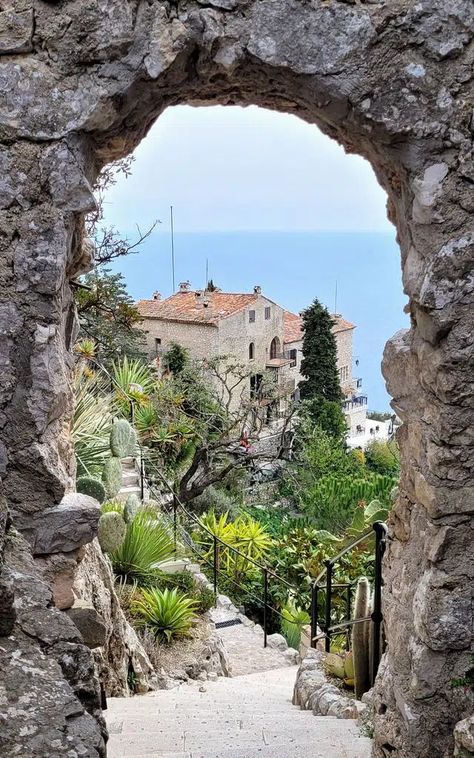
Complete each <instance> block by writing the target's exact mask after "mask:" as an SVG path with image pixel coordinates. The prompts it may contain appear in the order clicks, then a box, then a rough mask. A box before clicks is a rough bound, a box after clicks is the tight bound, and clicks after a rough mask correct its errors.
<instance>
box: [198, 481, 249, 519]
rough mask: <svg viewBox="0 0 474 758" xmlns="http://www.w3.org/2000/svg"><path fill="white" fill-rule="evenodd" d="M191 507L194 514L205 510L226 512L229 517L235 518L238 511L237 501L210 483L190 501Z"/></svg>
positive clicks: (216, 512) (219, 512)
mask: <svg viewBox="0 0 474 758" xmlns="http://www.w3.org/2000/svg"><path fill="white" fill-rule="evenodd" d="M192 509H193V513H196V514H201V513H205V512H206V511H212V512H213V513H214V514H216V515H221V514H222V513H227V514H228V515H229V516H230V517H231V518H235V517H236V516H237V514H238V511H239V508H238V505H237V503H236V502H235V501H234V500H233V498H232V497H231V496H230V495H229V494H228V493H227V492H226V491H225V490H223V489H217V488H216V487H213V486H212V485H211V486H210V487H208V488H207V489H206V490H205V492H203V493H202V495H199V496H198V497H196V498H195V499H194V500H193V501H192Z"/></svg>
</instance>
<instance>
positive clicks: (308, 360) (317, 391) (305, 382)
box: [299, 300, 341, 403]
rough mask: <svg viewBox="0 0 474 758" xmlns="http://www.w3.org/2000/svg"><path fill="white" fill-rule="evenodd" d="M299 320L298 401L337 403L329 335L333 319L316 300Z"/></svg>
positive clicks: (334, 350) (334, 351) (334, 359)
mask: <svg viewBox="0 0 474 758" xmlns="http://www.w3.org/2000/svg"><path fill="white" fill-rule="evenodd" d="M301 315H302V318H303V330H304V337H303V360H302V362H301V374H302V376H303V377H304V379H302V380H301V382H300V385H299V387H300V393H301V399H302V400H311V399H312V398H317V397H321V398H323V399H325V400H329V401H334V402H336V403H338V402H340V401H341V389H340V386H339V376H338V371H337V348H336V340H335V338H334V334H333V332H332V328H333V325H334V320H333V317H332V316H331V315H330V313H329V312H328V310H327V308H325V307H324V306H323V305H322V304H321V303H320V302H319V301H318V300H314V301H313V303H312V304H311V305H310V306H309V308H306V310H304V311H303V313H302V314H301Z"/></svg>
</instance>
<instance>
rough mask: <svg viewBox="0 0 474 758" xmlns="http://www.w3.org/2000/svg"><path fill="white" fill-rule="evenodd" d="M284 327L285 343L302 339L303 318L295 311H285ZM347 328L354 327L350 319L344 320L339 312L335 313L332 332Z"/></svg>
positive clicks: (335, 332) (343, 330)
mask: <svg viewBox="0 0 474 758" xmlns="http://www.w3.org/2000/svg"><path fill="white" fill-rule="evenodd" d="M284 328H285V337H284V342H285V344H289V343H290V342H299V340H302V339H303V319H302V318H301V316H298V315H297V314H296V313H291V311H285V315H284ZM348 329H355V325H354V324H351V323H350V321H346V319H345V318H342V316H340V315H339V314H337V315H335V316H334V326H333V328H332V331H333V334H337V333H338V332H345V331H347V330H348Z"/></svg>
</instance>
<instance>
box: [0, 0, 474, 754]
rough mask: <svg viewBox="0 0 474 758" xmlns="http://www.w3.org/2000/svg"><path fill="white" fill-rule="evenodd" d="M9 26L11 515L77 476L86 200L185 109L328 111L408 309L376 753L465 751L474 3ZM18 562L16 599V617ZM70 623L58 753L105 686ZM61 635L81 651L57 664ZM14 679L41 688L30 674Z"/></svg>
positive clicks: (64, 10)
mask: <svg viewBox="0 0 474 758" xmlns="http://www.w3.org/2000/svg"><path fill="white" fill-rule="evenodd" d="M0 32H1V33H0V93H1V94H0V169H1V170H0V177H1V178H0V249H1V264H0V322H1V326H0V361H1V363H0V365H1V370H2V381H1V388H0V429H1V434H2V443H1V446H0V476H1V477H2V479H3V487H4V491H5V496H6V499H7V503H8V506H9V509H10V513H11V517H12V519H13V524H14V526H15V527H17V528H19V529H21V530H25V532H28V538H29V540H30V541H31V542H32V543H35V541H36V536H35V535H36V533H37V532H38V533H39V532H41V523H42V519H43V518H44V514H45V513H47V512H48V510H49V509H51V508H54V507H55V506H58V505H59V504H60V503H61V500H62V498H63V495H64V494H65V493H66V492H67V491H68V490H69V489H70V487H71V480H72V474H73V466H72V463H71V460H72V458H71V445H70V441H69V435H68V423H69V418H70V414H71V392H70V370H71V359H70V355H69V352H68V351H69V349H70V346H71V343H72V342H73V339H74V335H75V329H76V326H75V318H74V313H73V308H72V296H71V290H70V284H69V283H70V280H71V279H72V278H73V277H74V276H77V275H78V273H80V271H81V270H82V267H83V266H84V265H85V263H87V262H84V260H83V253H82V249H81V236H82V229H83V214H84V213H85V212H87V211H88V210H90V209H91V207H92V206H93V198H92V193H91V183H92V182H93V181H94V179H95V176H96V174H97V172H98V170H99V169H100V167H101V166H102V165H103V164H104V163H105V162H107V161H109V160H112V159H114V158H117V157H120V156H123V155H124V154H126V153H127V152H128V151H129V150H131V149H132V148H133V147H134V146H135V145H136V144H137V143H138V142H139V141H140V139H141V138H142V137H143V136H144V135H145V134H146V133H147V131H148V129H149V127H150V126H151V124H152V123H153V122H154V120H155V119H156V118H157V117H158V116H159V114H160V113H161V112H162V110H163V109H164V108H165V107H166V106H168V105H172V104H174V103H184V102H193V103H210V102H214V103H217V102H219V103H223V104H225V103H243V104H246V103H254V104H257V105H261V106H268V107H271V108H274V109H279V110H282V111H286V112H289V113H294V114H297V115H299V116H301V117H302V118H304V119H306V120H308V121H310V122H313V123H316V124H318V125H319V126H320V128H321V129H322V130H323V131H324V132H325V133H326V134H328V135H330V136H332V137H334V138H335V139H337V140H338V141H339V142H340V143H341V144H342V145H344V147H345V148H346V149H347V150H349V151H353V152H357V153H359V154H361V155H363V156H365V157H366V158H368V159H369V160H370V161H371V163H372V166H373V167H374V170H375V172H376V174H377V177H378V179H379V181H380V182H381V184H382V185H383V187H384V188H385V190H386V191H387V194H388V212H389V216H390V218H391V219H392V220H393V222H394V223H395V224H396V226H397V231H398V239H399V242H400V247H401V254H402V270H403V282H404V287H405V291H406V293H407V295H408V297H409V310H410V314H411V328H410V330H408V331H406V332H404V333H400V334H398V335H396V336H395V337H394V338H393V339H392V340H391V341H390V343H389V345H388V346H387V349H386V353H385V360H384V371H385V375H386V377H387V380H388V384H389V388H390V392H391V394H392V396H393V397H394V399H395V400H394V407H395V409H396V411H397V413H398V414H399V416H400V417H401V418H402V420H403V422H404V423H403V427H402V428H401V430H400V432H399V440H400V446H401V457H402V480H401V486H400V498H399V501H398V503H397V504H396V507H395V509H394V512H393V515H392V519H391V525H390V539H389V547H388V552H387V556H386V561H385V574H386V585H385V613H386V616H387V635H388V652H387V655H386V657H385V659H384V662H383V666H382V668H381V672H380V676H379V677H378V682H377V685H376V697H375V703H376V709H377V715H376V731H375V755H376V756H378V757H380V756H388V755H391V756H398V757H399V758H412V757H413V756H417V757H418V758H434V757H435V756H442V757H443V758H444V756H448V755H450V754H451V753H452V750H453V737H452V733H453V728H454V724H455V722H456V721H458V720H460V719H461V718H463V717H464V716H467V715H468V714H469V712H470V709H471V708H472V702H471V701H470V699H469V695H468V694H466V692H465V691H464V690H462V689H459V688H452V687H451V684H450V682H451V679H452V677H453V676H462V674H463V673H464V672H465V671H466V670H467V668H468V667H469V661H468V659H469V649H470V646H471V645H472V628H473V627H472V586H473V581H472V580H473V572H474V568H473V559H472V551H473V547H472V546H473V544H474V541H473V539H472V517H473V513H474V504H473V503H474V471H473V455H472V452H473V447H474V439H473V436H474V432H473V429H474V423H473V421H474V418H473V416H474V403H473V385H472V376H473V363H474V358H473V350H472V343H473V334H474V310H473V308H472V301H473V276H472V271H473V258H474V255H473V248H474V224H473V222H472V213H473V211H474V193H473V191H472V185H473V182H474V165H473V152H472V136H473V128H474V123H473V101H472V94H473V87H472V77H473V57H474V45H473V33H474V5H473V4H472V0H392V1H391V2H385V0H370V2H363V0H361V2H358V3H351V2H344V1H343V0H206V1H205V2H204V0H151V1H147V2H145V1H144V0H100V2H99V0H90V2H88V3H87V4H84V3H82V2H80V0H62V1H61V2H59V3H46V2H43V1H42V0H17V2H15V4H14V6H13V5H10V4H9V2H8V0H7V2H5V3H3V4H2V10H1V11H0ZM157 180H158V181H159V176H158V177H157ZM73 520H74V519H73ZM1 528H2V530H3V529H4V528H5V518H4V519H3V521H2V522H1ZM43 537H44V531H43V534H42V538H43ZM2 541H3V540H2ZM70 546H71V543H69V547H70ZM50 547H51V546H50ZM46 552H48V551H46ZM9 560H11V556H10V557H9V555H8V554H6V559H5V562H4V565H3V569H2V577H1V578H0V604H1V606H2V608H6V609H7V611H8V613H9V614H10V618H11V617H12V613H11V610H12V602H11V593H10V595H9V592H10V591H9V589H8V587H7V589H5V587H6V585H8V577H7V581H5V576H6V575H8V572H9V568H8V565H9ZM31 570H32V571H33V569H31ZM14 589H15V588H14ZM9 597H10V599H8V598H9ZM43 597H44V602H45V604H46V610H47V611H48V614H47V615H49V614H52V616H54V618H55V619H56V614H57V613H58V612H59V611H56V612H54V609H52V608H51V604H52V600H51V598H50V596H49V595H48V596H47V595H46V593H45V594H44V596H43ZM20 598H21V593H20V591H19V589H18V594H17V595H16V599H15V609H16V611H17V614H19V611H21V599H20ZM41 613H42V611H41V609H36V607H35V613H34V614H33V615H34V616H36V617H37V618H40V617H41ZM19 615H21V614H19ZM9 623H10V624H11V621H10V622H9ZM22 623H23V622H22ZM60 626H61V628H59V626H58V625H56V626H55V624H54V623H53V624H52V626H51V635H52V637H48V639H49V642H45V641H43V642H42V641H41V640H40V639H39V637H35V641H34V640H32V639H31V637H30V636H28V637H27V638H26V639H25V637H24V634H23V633H21V635H20V636H21V642H20V643H19V645H20V647H19V649H20V650H21V655H22V656H23V657H24V660H25V661H27V662H28V665H30V666H31V665H32V664H33V663H34V662H36V661H37V660H39V658H38V649H40V648H41V653H42V655H46V659H47V660H46V661H44V660H43V658H41V661H42V663H41V666H43V664H44V666H45V667H46V666H48V667H49V668H48V672H49V673H48V676H47V677H45V678H44V679H43V690H42V692H43V693H44V696H45V697H44V698H43V697H42V698H41V699H40V700H39V701H35V709H34V710H33V706H32V705H31V704H30V705H28V704H25V711H26V712H27V714H26V721H27V722H30V721H32V720H33V713H35V714H36V716H35V718H36V721H35V724H39V723H41V719H43V722H42V723H43V725H45V724H46V723H50V722H49V720H48V715H49V712H48V703H51V702H54V703H55V706H56V702H57V700H58V695H57V693H58V692H59V691H60V692H61V693H63V694H64V693H66V690H67V693H69V694H68V695H67V697H69V696H70V693H71V692H72V693H73V694H72V695H71V698H72V700H71V701H67V698H66V701H67V702H71V703H72V704H73V708H72V711H64V709H63V710H61V713H62V714H63V716H64V719H63V721H62V722H61V725H60V726H58V730H59V732H58V740H59V742H57V743H54V747H51V745H53V743H52V742H51V743H50V749H49V752H48V753H47V755H48V756H52V755H55V754H57V755H66V754H68V755H71V750H69V747H68V748H67V750H69V752H67V751H66V748H65V741H67V740H69V743H68V745H70V744H73V746H74V750H75V753H73V754H78V755H79V754H81V753H80V750H79V747H78V745H79V740H80V739H81V740H83V741H84V740H86V742H87V745H86V753H85V754H87V755H95V754H97V753H99V754H100V753H101V751H102V752H103V746H102V747H101V744H102V743H101V742H100V740H101V739H102V736H101V733H100V721H95V720H94V721H92V720H89V719H86V721H87V724H86V723H85V722H83V723H84V728H83V729H82V730H81V734H82V737H80V738H79V737H78V736H76V737H75V736H74V735H77V731H78V730H77V726H78V722H77V720H76V721H75V719H76V716H75V714H76V713H77V714H79V710H77V711H74V709H75V708H78V709H79V707H80V708H82V711H81V713H82V714H85V713H86V710H85V707H89V708H90V711H87V712H88V713H89V712H92V713H93V714H94V715H97V713H96V710H97V709H96V703H97V698H96V695H94V696H93V697H92V696H89V695H88V696H84V695H83V694H81V692H83V690H82V689H81V687H77V681H78V675H77V674H73V673H71V671H70V670H69V669H68V663H67V661H74V665H75V666H76V670H78V667H79V666H80V665H81V661H85V664H84V666H83V667H82V669H81V670H82V672H83V674H82V675H83V676H84V677H86V672H87V671H88V670H89V669H88V666H89V664H90V656H89V657H87V656H88V655H89V654H88V653H87V651H85V648H83V647H82V646H81V645H80V644H79V643H78V642H76V641H74V639H73V638H71V637H69V635H70V634H72V631H71V629H70V627H69V626H68V628H67V629H66V628H65V627H64V625H60ZM48 628H49V625H48ZM4 631H5V630H4ZM10 639H11V638H9V637H4V638H2V640H1V648H2V651H6V655H7V658H8V655H10V657H9V658H8V660H9V661H10V662H11V661H12V660H13V651H12V650H11V648H12V645H11V642H10ZM18 639H19V638H18ZM54 640H56V641H57V642H56V641H54ZM56 645H59V648H56ZM42 646H44V649H43V647H42ZM71 646H72V647H71ZM52 648H56V650H59V649H62V650H63V652H64V655H65V651H66V649H67V650H68V652H69V654H68V656H66V655H65V657H64V658H63V659H62V664H61V665H60V666H59V667H58V665H57V664H54V663H53V661H52V658H51V656H50V651H51V649H52ZM44 650H46V653H45V652H44ZM66 658H67V661H66ZM61 666H62V667H61ZM35 675H36V674H35ZM10 681H11V680H10ZM86 681H87V686H88V687H92V689H94V686H95V685H93V683H92V682H91V680H90V679H89V678H88V677H86ZM74 682H76V684H75V683H74ZM75 686H76V687H77V692H78V697H80V698H81V699H82V705H81V703H79V700H77V698H76V695H74V691H73V688H74V687H75ZM15 687H16V689H15V690H14V694H15V695H16V696H18V695H22V694H25V696H26V695H27V694H28V692H29V691H30V689H31V682H30V681H26V680H25V678H22V677H18V678H17V680H16V683H15ZM65 688H66V689H65ZM67 688H69V689H67ZM61 697H62V695H61ZM64 697H66V695H65V694H64ZM45 698H49V700H48V702H46V700H45ZM74 698H76V700H74ZM91 700H92V701H93V705H92V706H91V705H90V703H91ZM66 701H62V702H66ZM38 702H39V707H38ZM78 703H79V705H78ZM65 707H66V706H65ZM61 718H62V716H61ZM78 718H82V715H81V716H78ZM74 721H75V723H74ZM43 731H44V735H46V737H44V739H46V738H47V736H48V731H47V727H46V726H44V730H43ZM10 734H11V735H12V734H13V733H10ZM12 739H14V736H12ZM81 749H82V748H81ZM28 750H29V748H27V749H24V750H23V753H24V754H25V755H33V754H34V755H35V756H36V755H42V754H43V753H41V751H39V750H38V751H37V752H33V751H32V750H29V752H28ZM54 751H56V753H55V752H54ZM87 751H89V752H87ZM94 751H95V752H94ZM3 752H6V754H14V753H13V752H12V750H11V749H4V750H3ZM16 752H17V753H18V749H17V748H16ZM82 754H84V750H83V752H82Z"/></svg>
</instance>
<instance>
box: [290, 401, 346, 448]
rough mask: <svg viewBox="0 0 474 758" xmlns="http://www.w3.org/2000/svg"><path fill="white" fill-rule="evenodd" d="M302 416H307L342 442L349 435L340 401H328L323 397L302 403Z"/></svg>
mask: <svg viewBox="0 0 474 758" xmlns="http://www.w3.org/2000/svg"><path fill="white" fill-rule="evenodd" d="M300 414H306V415H307V416H308V418H309V419H310V420H311V421H312V423H313V424H315V425H317V426H318V427H319V428H320V429H322V430H323V431H325V432H327V434H330V435H331V436H332V437H335V438H336V439H338V440H342V439H344V438H345V436H346V435H347V423H346V419H345V417H344V413H343V412H342V408H341V403H340V401H338V400H326V399H325V398H324V397H322V396H321V395H319V396H317V397H314V398H311V399H310V400H306V401H304V402H303V403H302V407H301V411H300Z"/></svg>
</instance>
